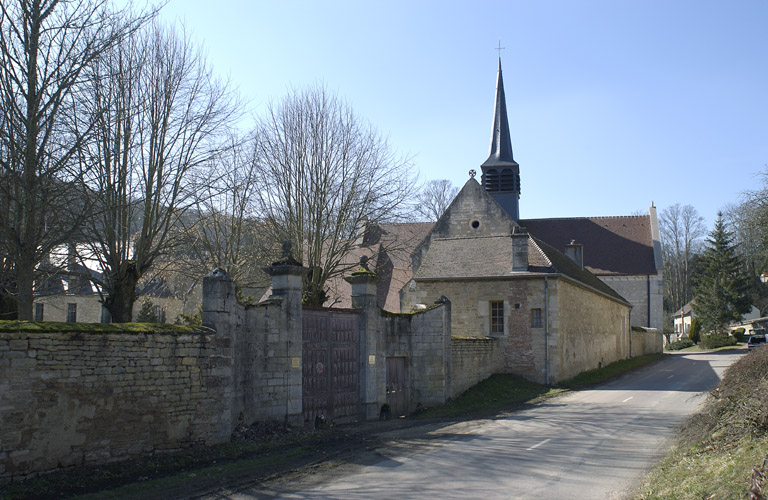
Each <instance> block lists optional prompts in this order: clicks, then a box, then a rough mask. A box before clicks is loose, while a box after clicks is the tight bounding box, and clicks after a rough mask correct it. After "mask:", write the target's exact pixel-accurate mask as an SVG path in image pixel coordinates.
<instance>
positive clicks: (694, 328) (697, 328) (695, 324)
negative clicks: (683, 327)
mask: <svg viewBox="0 0 768 500" xmlns="http://www.w3.org/2000/svg"><path fill="white" fill-rule="evenodd" d="M688 338H690V339H691V340H693V342H694V344H698V343H699V342H700V341H701V324H700V323H699V320H698V319H697V318H693V319H692V320H691V330H690V331H689V332H688Z"/></svg>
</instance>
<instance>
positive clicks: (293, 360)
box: [291, 358, 301, 368]
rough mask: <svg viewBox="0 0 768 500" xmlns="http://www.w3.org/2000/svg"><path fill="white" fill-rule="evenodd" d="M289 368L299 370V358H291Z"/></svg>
mask: <svg viewBox="0 0 768 500" xmlns="http://www.w3.org/2000/svg"><path fill="white" fill-rule="evenodd" d="M291 368H301V358H291Z"/></svg>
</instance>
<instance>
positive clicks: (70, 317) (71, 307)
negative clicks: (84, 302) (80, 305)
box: [67, 304, 77, 323]
mask: <svg viewBox="0 0 768 500" xmlns="http://www.w3.org/2000/svg"><path fill="white" fill-rule="evenodd" d="M76 321H77V304H67V323H74V322H76Z"/></svg>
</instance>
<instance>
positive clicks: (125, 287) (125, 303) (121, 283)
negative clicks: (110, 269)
mask: <svg viewBox="0 0 768 500" xmlns="http://www.w3.org/2000/svg"><path fill="white" fill-rule="evenodd" d="M138 281H139V277H138V273H137V272H136V266H135V265H134V264H129V265H128V266H127V268H126V270H125V273H121V274H119V275H117V276H115V277H114V278H113V281H112V290H110V293H109V295H108V296H107V299H106V300H105V301H104V307H106V308H107V310H108V311H109V314H110V316H111V317H112V322H113V323H130V322H131V321H132V320H133V304H134V303H135V302H136V284H137V283H138Z"/></svg>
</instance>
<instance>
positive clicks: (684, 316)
mask: <svg viewBox="0 0 768 500" xmlns="http://www.w3.org/2000/svg"><path fill="white" fill-rule="evenodd" d="M695 302H696V300H695V299H694V300H692V301H690V302H688V303H687V304H685V305H684V306H683V307H681V308H680V309H678V310H677V311H675V312H674V313H673V314H672V319H673V322H674V331H675V335H676V339H673V340H677V339H684V338H687V337H688V333H689V332H690V330H691V322H692V320H693V318H695V317H696V315H695V314H694V312H693V304H694V303H695ZM765 319H767V318H761V317H760V309H758V308H757V307H755V306H752V309H751V310H750V311H749V312H748V313H747V314H745V315H744V316H742V318H741V321H734V322H733V323H731V325H730V329H731V330H734V329H736V328H744V329H745V330H746V332H747V334H748V333H749V331H751V330H752V327H753V325H754V324H756V323H761V322H762V320H765Z"/></svg>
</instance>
